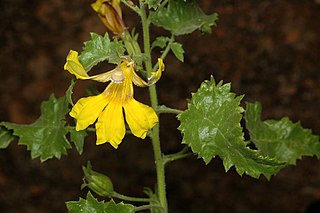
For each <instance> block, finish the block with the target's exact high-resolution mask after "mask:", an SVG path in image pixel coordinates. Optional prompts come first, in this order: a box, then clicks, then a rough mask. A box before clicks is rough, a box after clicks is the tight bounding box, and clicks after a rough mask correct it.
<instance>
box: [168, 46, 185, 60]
mask: <svg viewBox="0 0 320 213" xmlns="http://www.w3.org/2000/svg"><path fill="white" fill-rule="evenodd" d="M170 48H171V50H172V52H173V54H174V55H175V56H176V57H177V59H179V60H180V61H181V62H183V61H184V55H183V54H184V50H183V48H182V44H180V43H178V42H173V43H172V44H171V45H170Z"/></svg>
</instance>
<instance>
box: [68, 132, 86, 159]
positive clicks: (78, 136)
mask: <svg viewBox="0 0 320 213" xmlns="http://www.w3.org/2000/svg"><path fill="white" fill-rule="evenodd" d="M69 132H70V137H71V141H72V142H73V143H74V145H75V146H76V149H77V151H78V152H79V154H80V155H81V154H82V152H83V145H84V139H85V137H86V136H87V135H88V134H87V132H86V131H85V130H81V131H76V130H75V129H69Z"/></svg>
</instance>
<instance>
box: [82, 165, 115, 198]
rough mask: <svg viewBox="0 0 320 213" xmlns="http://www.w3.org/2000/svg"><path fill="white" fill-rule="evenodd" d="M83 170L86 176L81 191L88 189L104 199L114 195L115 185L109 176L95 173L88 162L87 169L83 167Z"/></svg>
mask: <svg viewBox="0 0 320 213" xmlns="http://www.w3.org/2000/svg"><path fill="white" fill-rule="evenodd" d="M82 169H83V172H84V175H85V176H84V179H83V180H84V183H83V184H82V185H81V189H83V188H84V187H88V188H89V189H91V190H92V191H94V192H95V193H96V194H98V195H100V196H103V197H110V196H111V195H112V194H113V184H112V181H111V179H110V178H109V177H108V176H106V175H103V174H101V173H99V172H96V171H93V170H92V166H91V163H90V162H88V164H87V167H82Z"/></svg>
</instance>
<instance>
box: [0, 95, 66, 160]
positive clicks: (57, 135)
mask: <svg viewBox="0 0 320 213" xmlns="http://www.w3.org/2000/svg"><path fill="white" fill-rule="evenodd" d="M68 111H69V109H68V101H67V100H66V97H62V98H59V99H56V98H55V97H54V96H53V95H52V96H51V97H50V99H49V100H48V101H45V102H43V103H42V104H41V116H40V117H39V118H38V120H36V121H35V122H34V123H33V124H15V123H10V122H2V123H1V125H2V126H5V127H6V128H8V129H10V130H13V135H15V136H17V137H19V144H23V145H26V146H27V149H28V150H30V151H31V157H32V158H37V157H40V160H41V161H45V160H47V159H50V158H52V157H56V158H58V159H60V157H61V154H66V153H67V152H66V150H67V149H68V148H70V147H71V146H70V144H69V142H68V140H67V139H66V134H67V133H68V130H67V128H66V127H65V120H64V119H65V115H66V114H67V113H68Z"/></svg>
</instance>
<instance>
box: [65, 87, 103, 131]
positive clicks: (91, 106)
mask: <svg viewBox="0 0 320 213" xmlns="http://www.w3.org/2000/svg"><path fill="white" fill-rule="evenodd" d="M107 104H108V98H107V96H106V95H105V93H101V94H100V95H97V96H91V97H87V98H81V99H80V100H79V101H78V102H77V103H76V104H75V105H74V106H73V108H72V110H71V112H70V113H69V114H70V116H71V117H73V118H75V119H77V125H76V130H77V131H79V130H83V129H85V128H87V127H88V126H89V125H91V124H93V123H94V122H95V120H96V119H97V118H98V116H99V115H100V113H101V112H102V110H103V109H104V108H105V107H106V105H107Z"/></svg>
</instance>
